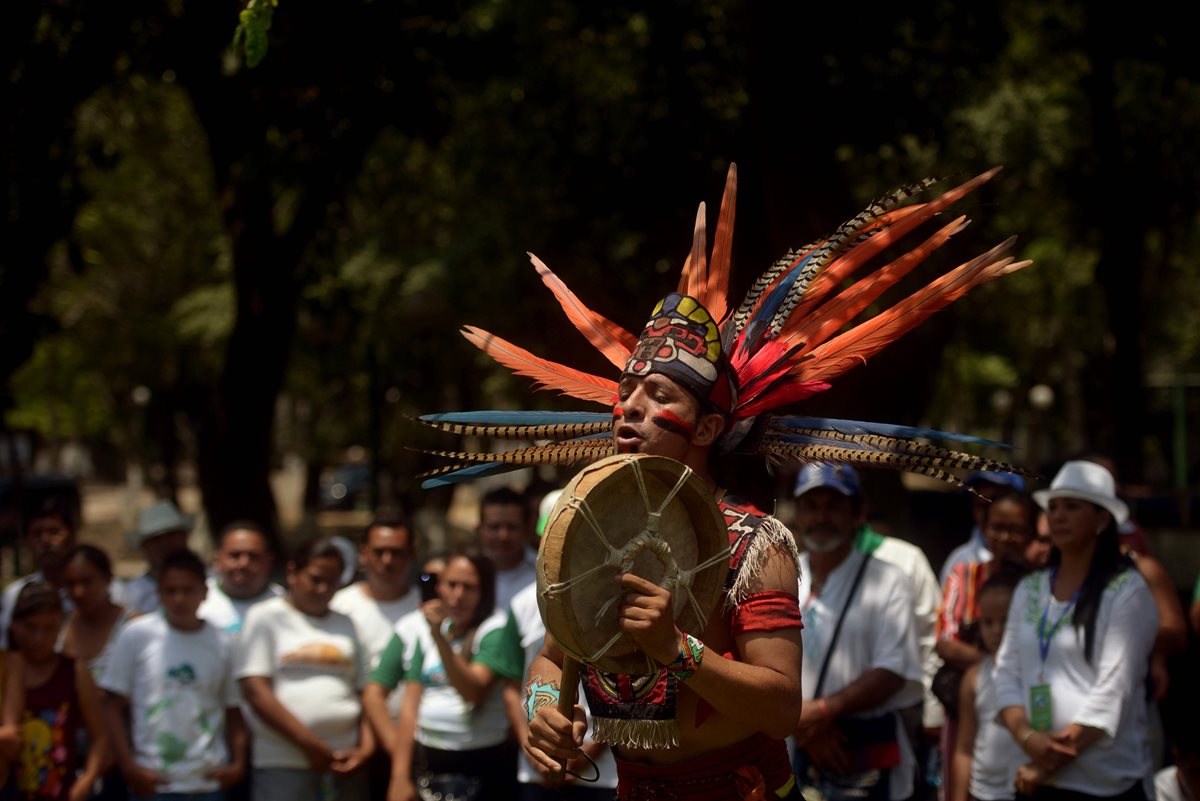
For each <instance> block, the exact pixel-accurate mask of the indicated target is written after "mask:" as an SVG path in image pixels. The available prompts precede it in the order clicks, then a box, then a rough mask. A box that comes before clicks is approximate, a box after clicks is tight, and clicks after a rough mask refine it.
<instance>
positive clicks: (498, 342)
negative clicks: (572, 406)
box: [462, 325, 617, 406]
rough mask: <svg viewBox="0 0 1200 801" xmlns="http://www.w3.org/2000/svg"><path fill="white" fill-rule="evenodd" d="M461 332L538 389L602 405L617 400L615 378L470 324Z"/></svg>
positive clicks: (608, 404)
mask: <svg viewBox="0 0 1200 801" xmlns="http://www.w3.org/2000/svg"><path fill="white" fill-rule="evenodd" d="M462 335H463V336H464V337H466V338H467V340H468V341H469V342H470V343H471V344H473V345H474V346H475V347H477V348H479V349H480V350H482V351H483V352H484V353H486V354H487V355H489V356H491V357H492V358H493V359H495V360H496V361H498V362H499V363H500V364H502V365H504V366H505V367H507V368H509V369H510V370H512V371H513V372H514V373H516V374H517V375H523V376H527V377H529V378H532V379H534V380H535V381H537V387H536V388H537V389H557V390H558V391H559V392H562V393H564V394H566V395H570V396H571V397H573V398H579V399H580V400H586V401H593V402H595V403H600V404H603V405H605V406H612V405H613V402H614V401H615V400H616V397H617V382H616V381H613V380H611V379H607V378H600V377H598V376H594V375H591V374H589V373H585V372H583V371H582V370H575V369H573V368H571V367H567V366H566V365H562V364H559V363H557V362H552V361H550V360H548V359H542V358H540V357H538V356H534V355H533V354H532V353H530V352H529V351H527V350H525V349H523V348H519V347H517V346H516V345H514V344H512V343H511V342H506V341H505V340H503V339H501V338H500V337H498V336H496V335H495V334H491V333H488V332H487V331H484V330H483V329H482V328H476V327H475V326H473V325H468V326H464V327H463V330H462Z"/></svg>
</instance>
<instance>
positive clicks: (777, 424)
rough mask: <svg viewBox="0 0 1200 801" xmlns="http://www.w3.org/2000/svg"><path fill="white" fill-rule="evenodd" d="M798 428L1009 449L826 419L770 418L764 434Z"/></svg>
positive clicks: (948, 435)
mask: <svg viewBox="0 0 1200 801" xmlns="http://www.w3.org/2000/svg"><path fill="white" fill-rule="evenodd" d="M798 429H815V430H817V431H828V432H835V433H839V434H851V435H853V434H875V435H878V436H883V437H907V438H913V437H920V438H922V439H931V440H934V441H939V442H963V443H967V444H971V445H989V446H993V447H999V448H1011V447H1012V446H1011V445H1009V444H1007V443H1004V442H995V441H993V440H990V439H984V438H982V437H974V436H971V435H970V434H955V433H953V432H951V431H938V430H937V429H933V428H917V427H915V426H898V425H892V424H890V423H870V422H865V421H862V420H835V419H832V418H827V417H796V416H787V417H772V418H771V425H770V427H769V428H768V432H769V433H771V434H778V435H786V434H787V433H788V432H789V431H794V430H798Z"/></svg>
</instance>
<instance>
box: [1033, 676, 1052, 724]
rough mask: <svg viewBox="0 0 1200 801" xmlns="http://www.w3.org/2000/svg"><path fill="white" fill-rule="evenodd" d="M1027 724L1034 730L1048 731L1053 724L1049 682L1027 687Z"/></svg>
mask: <svg viewBox="0 0 1200 801" xmlns="http://www.w3.org/2000/svg"><path fill="white" fill-rule="evenodd" d="M1029 725H1030V726H1032V727H1033V729H1034V731H1050V728H1051V727H1052V726H1053V725H1054V705H1053V704H1052V703H1051V702H1050V685H1049V684H1035V685H1033V686H1032V687H1030V688H1029Z"/></svg>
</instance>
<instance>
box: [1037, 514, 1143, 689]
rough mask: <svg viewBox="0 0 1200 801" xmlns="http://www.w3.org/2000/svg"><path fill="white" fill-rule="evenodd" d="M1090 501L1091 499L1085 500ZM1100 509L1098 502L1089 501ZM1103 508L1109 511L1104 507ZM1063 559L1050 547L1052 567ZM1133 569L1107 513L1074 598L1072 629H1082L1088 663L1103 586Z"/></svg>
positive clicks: (1085, 656) (1111, 518) (1115, 527)
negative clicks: (1089, 565) (1122, 550)
mask: <svg viewBox="0 0 1200 801" xmlns="http://www.w3.org/2000/svg"><path fill="white" fill-rule="evenodd" d="M1085 503H1091V501H1085ZM1092 506H1095V507H1096V508H1097V509H1101V508H1102V507H1100V506H1099V505H1098V504H1094V503H1093V504H1092ZM1104 511H1108V510H1107V509H1105V510H1104ZM1061 562H1062V552H1061V551H1059V550H1058V548H1051V549H1050V561H1049V563H1048V564H1049V565H1050V566H1051V567H1058V565H1059V564H1060V563H1061ZM1131 569H1133V562H1132V561H1131V560H1130V558H1129V557H1128V556H1126V555H1125V554H1123V553H1121V545H1120V539H1119V538H1118V534H1117V521H1116V519H1115V518H1113V516H1112V514H1111V513H1109V520H1108V525H1107V526H1105V527H1104V530H1103V531H1101V532H1100V536H1099V537H1097V538H1096V550H1094V551H1093V552H1092V564H1091V567H1089V568H1088V574H1087V577H1086V578H1085V579H1084V580H1083V584H1082V585H1081V586H1080V587H1079V598H1078V600H1076V601H1075V611H1074V613H1072V615H1071V617H1072V620H1073V622H1074V624H1075V631H1076V632H1078V631H1079V630H1080V629H1081V628H1082V629H1083V656H1084V658H1085V659H1086V660H1087V662H1088V664H1089V665H1090V664H1091V663H1092V646H1093V645H1094V644H1095V640H1096V615H1097V614H1098V613H1099V612H1100V599H1101V598H1102V597H1103V596H1104V589H1105V588H1106V587H1107V586H1108V583H1109V582H1110V581H1112V580H1113V579H1114V578H1116V577H1117V576H1119V575H1120V574H1122V573H1124V572H1125V571H1126V570H1131Z"/></svg>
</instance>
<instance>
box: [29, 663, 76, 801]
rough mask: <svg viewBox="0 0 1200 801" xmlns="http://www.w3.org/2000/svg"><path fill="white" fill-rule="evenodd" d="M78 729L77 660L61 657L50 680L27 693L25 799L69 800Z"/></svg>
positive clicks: (37, 800) (43, 800)
mask: <svg viewBox="0 0 1200 801" xmlns="http://www.w3.org/2000/svg"><path fill="white" fill-rule="evenodd" d="M78 729H79V698H78V696H77V693H76V692H75V660H74V659H69V658H67V657H65V656H60V657H58V666H57V667H56V668H55V669H54V672H53V673H51V674H50V678H48V679H46V681H44V682H43V683H42V684H41V685H39V686H37V687H30V688H28V689H27V690H25V712H24V715H23V717H22V719H21V731H22V739H23V741H24V742H23V747H22V752H21V758H20V760H19V761H18V762H17V787H18V791H19V793H20V797H21V798H22V799H26V800H27V801H35V800H36V801H50V800H51V799H53V801H64V799H66V798H67V795H68V794H69V793H70V792H71V785H72V783H73V782H74V779H75V768H76V763H77V762H78V754H77V746H78V737H77V732H78Z"/></svg>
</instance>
